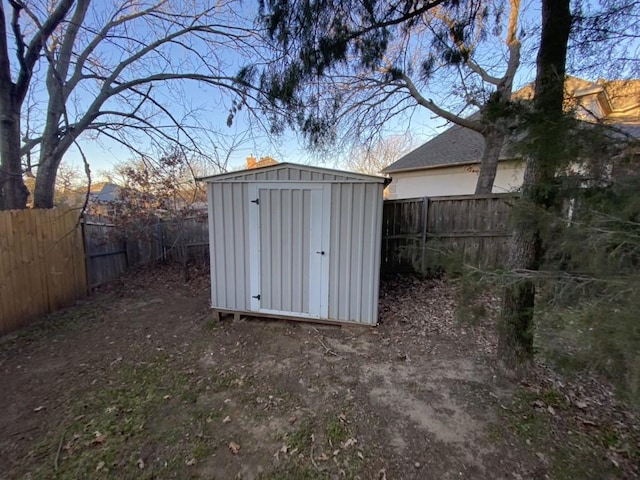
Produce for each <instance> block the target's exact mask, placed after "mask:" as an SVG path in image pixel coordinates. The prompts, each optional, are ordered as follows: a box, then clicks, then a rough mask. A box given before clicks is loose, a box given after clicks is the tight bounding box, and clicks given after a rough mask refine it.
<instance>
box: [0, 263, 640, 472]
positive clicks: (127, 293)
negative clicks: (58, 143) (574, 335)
mask: <svg viewBox="0 0 640 480" xmlns="http://www.w3.org/2000/svg"><path fill="white" fill-rule="evenodd" d="M382 292H383V293H382V296H381V297H382V298H381V301H380V309H381V310H380V312H381V313H380V318H381V324H380V325H379V326H378V327H375V328H372V327H368V328H367V327H357V326H349V327H347V326H343V327H337V326H325V325H314V324H308V323H293V322H284V321H266V320H259V319H242V320H240V321H233V320H231V319H225V320H223V321H222V322H220V323H215V322H214V321H212V319H211V315H210V312H209V308H208V278H207V277H206V276H205V275H201V276H197V277H196V278H194V279H192V280H190V281H189V282H187V283H185V282H184V281H183V279H182V276H181V274H180V272H179V271H178V270H174V269H172V268H165V269H163V270H153V271H146V272H139V273H136V274H133V275H129V276H127V277H125V278H123V279H122V280H121V281H119V282H117V283H116V284H113V285H111V286H109V287H108V288H106V289H104V290H103V291H100V292H98V293H96V294H95V295H94V296H92V297H90V298H88V299H87V300H85V301H83V302H81V303H79V304H78V305H76V306H74V307H72V308H69V309H67V310H64V311H61V312H57V313H56V314H53V315H51V316H49V317H48V318H46V319H44V320H43V321H41V322H39V323H37V324H35V325H33V326H32V327H29V328H27V329H24V330H23V331H21V332H19V333H18V334H15V335H11V336H8V337H5V338H4V339H1V340H0V386H1V391H2V395H0V478H68V479H76V478H83V479H84V478H207V479H292V480H293V479H325V478H327V479H333V478H335V479H341V478H348V479H363V480H365V479H377V480H383V479H388V480H391V479H454V478H455V479H461V478H464V479H467V478H469V479H485V478H492V479H493V478H495V479H497V478H504V479H529V478H540V479H545V478H575V479H584V478H598V479H600V478H603V479H604V478H634V477H637V475H638V472H639V470H638V459H639V458H640V456H639V453H638V452H639V450H640V444H639V443H638V438H640V437H639V436H638V429H637V421H636V419H635V417H634V416H633V415H632V414H631V413H630V412H628V411H627V410H625V409H624V408H623V407H621V406H619V405H618V404H617V403H616V402H615V400H614V399H613V396H612V395H611V394H610V392H609V391H608V390H606V389H603V387H602V385H600V384H596V383H594V382H595V381H594V380H589V381H588V382H585V381H584V379H582V380H581V381H578V380H579V379H578V380H576V381H575V382H574V383H571V382H570V381H565V380H563V379H560V378H558V377H557V376H555V374H553V372H548V371H545V370H544V367H540V372H539V373H538V374H536V375H533V376H532V378H531V379H528V380H527V381H525V382H523V383H521V384H518V385H513V384H509V383H507V382H505V381H502V380H500V378H499V376H498V375H497V372H496V370H495V366H494V357H495V332H494V330H493V327H492V325H493V324H494V323H495V318H494V317H495V305H496V303H497V300H496V299H494V298H491V296H490V295H488V296H487V298H485V299H484V300H483V301H484V304H483V305H482V308H481V310H482V313H483V320H481V321H478V320H476V321H474V322H465V321H461V320H460V319H457V316H456V305H457V304H458V303H459V302H460V299H459V298H457V296H456V287H455V285H454V284H452V283H447V282H444V281H439V280H425V281H421V280H417V279H414V278H396V279H394V280H392V281H387V282H386V283H385V284H384V285H383V288H382ZM576 385H580V387H579V388H578V387H576ZM590 385H591V386H593V388H591V387H590ZM593 392H597V393H593ZM603 392H604V393H603Z"/></svg>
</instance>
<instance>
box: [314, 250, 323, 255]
mask: <svg viewBox="0 0 640 480" xmlns="http://www.w3.org/2000/svg"><path fill="white" fill-rule="evenodd" d="M316 253H319V254H320V255H324V250H322V251H321V252H316Z"/></svg>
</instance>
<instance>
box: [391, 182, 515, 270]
mask: <svg viewBox="0 0 640 480" xmlns="http://www.w3.org/2000/svg"><path fill="white" fill-rule="evenodd" d="M513 200H514V195H513V194H494V195H460V196H450V197H431V198H428V197H424V198H410V199H404V200H387V201H385V202H384V210H383V232H382V272H383V273H399V272H410V271H416V270H421V271H425V270H428V269H429V268H434V267H439V266H445V265H446V264H447V262H450V261H451V260H450V259H452V258H455V259H456V261H462V262H465V263H468V264H471V265H474V266H477V267H481V268H498V267H502V266H504V265H505V261H506V259H507V256H508V251H509V239H510V237H511V232H510V230H509V227H508V222H509V212H510V210H511V204H512V203H513Z"/></svg>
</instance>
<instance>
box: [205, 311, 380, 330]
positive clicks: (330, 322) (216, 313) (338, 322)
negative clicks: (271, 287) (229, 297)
mask: <svg viewBox="0 0 640 480" xmlns="http://www.w3.org/2000/svg"><path fill="white" fill-rule="evenodd" d="M211 312H212V314H213V319H214V320H215V321H216V322H219V321H221V320H222V316H223V315H233V320H234V321H238V320H240V318H241V317H251V318H255V319H260V318H265V319H270V320H287V321H293V322H305V323H319V324H323V325H335V326H341V325H347V326H358V327H376V326H378V323H361V322H352V321H349V320H331V319H323V318H307V317H305V318H302V317H296V316H293V315H280V314H273V313H260V312H251V311H246V310H227V309H220V308H216V307H211Z"/></svg>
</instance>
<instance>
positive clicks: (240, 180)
mask: <svg viewBox="0 0 640 480" xmlns="http://www.w3.org/2000/svg"><path fill="white" fill-rule="evenodd" d="M202 180H203V181H205V182H207V192H208V199H209V242H210V252H211V306H212V308H213V309H214V311H215V312H216V313H236V314H247V315H252V316H258V317H259V316H264V317H270V316H276V317H283V318H293V319H308V320H317V321H335V322H355V323H360V324H367V325H375V324H376V323H377V322H378V289H379V281H380V247H381V245H380V244H381V236H382V204H383V194H382V191H383V189H384V186H385V183H386V181H387V179H385V178H382V177H374V176H370V175H362V174H357V173H351V172H342V171H338V170H329V169H326V168H318V167H310V166H306V165H296V164H292V163H279V164H277V165H271V166H268V167H263V168H256V169H251V170H243V171H239V172H231V173H225V174H221V175H215V176H212V177H207V178H203V179H202Z"/></svg>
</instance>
